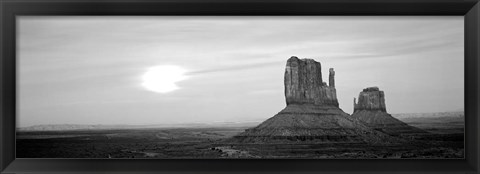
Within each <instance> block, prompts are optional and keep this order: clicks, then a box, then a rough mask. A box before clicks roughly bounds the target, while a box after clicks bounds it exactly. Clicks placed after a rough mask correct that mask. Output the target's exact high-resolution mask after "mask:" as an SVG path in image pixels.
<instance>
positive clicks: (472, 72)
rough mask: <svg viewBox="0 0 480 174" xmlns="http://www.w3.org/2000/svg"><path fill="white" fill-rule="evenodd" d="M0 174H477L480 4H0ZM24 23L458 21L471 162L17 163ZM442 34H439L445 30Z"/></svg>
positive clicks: (49, 0)
mask: <svg viewBox="0 0 480 174" xmlns="http://www.w3.org/2000/svg"><path fill="white" fill-rule="evenodd" d="M0 11H1V23H0V26H1V27H0V28H1V29H0V30H1V31H0V38H1V43H2V44H1V47H0V53H1V63H0V64H1V71H0V83H1V85H0V91H1V92H0V99H1V100H0V113H1V116H0V171H1V173H116V172H119V173H427V172H428V173H472V174H473V173H479V171H480V160H479V157H480V136H479V129H478V126H480V120H479V112H478V109H479V99H480V95H479V89H480V88H479V86H478V85H479V69H480V67H479V57H480V51H479V41H480V4H479V1H478V0H297V1H295V0H137V1H136V0H105V1H101V0H97V1H94V0H0ZM19 15H120V16H122V15H123V16H128V15H134V16H138V15H206V16H214V15H248V16H252V15H279V16H282V15H283V16H287V15H295V16H301V15H408V16H417V15H420V16H422V15H429V16H433V15H435V16H437V15H458V16H464V19H465V137H466V139H465V151H466V153H465V159H441V160H439V159H402V160H395V159H387V160H385V159H371V160H365V159H362V160H355V159H349V160H345V159H321V160H313V159H305V160H293V159H275V160H273V159H208V160H204V159H200V160H193V159H171V160H166V159H15V113H16V111H15V103H16V98H15V94H16V76H15V74H16V64H15V62H16V60H15V55H16V34H15V33H16V21H15V17H16V16H19ZM439 30H440V29H439Z"/></svg>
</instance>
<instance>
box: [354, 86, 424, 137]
mask: <svg viewBox="0 0 480 174" xmlns="http://www.w3.org/2000/svg"><path fill="white" fill-rule="evenodd" d="M353 106H354V111H353V114H352V117H354V118H356V119H359V120H361V121H363V122H365V123H366V125H368V126H370V127H372V128H374V129H375V130H378V131H382V132H384V133H387V134H389V135H394V136H397V135H401V134H414V133H425V131H423V130H421V129H419V128H416V127H412V126H409V125H407V124H406V123H404V122H402V121H400V120H398V119H396V118H394V117H392V115H390V114H389V113H387V109H386V105H385V93H384V92H383V91H381V90H380V89H379V88H378V87H369V88H365V89H363V91H362V92H360V94H359V96H358V103H357V101H356V99H355V98H354V101H353Z"/></svg>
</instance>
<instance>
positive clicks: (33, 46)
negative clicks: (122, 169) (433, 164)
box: [16, 16, 465, 159]
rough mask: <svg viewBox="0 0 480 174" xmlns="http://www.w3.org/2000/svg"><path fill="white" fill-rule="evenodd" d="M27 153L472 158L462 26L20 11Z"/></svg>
mask: <svg viewBox="0 0 480 174" xmlns="http://www.w3.org/2000/svg"><path fill="white" fill-rule="evenodd" d="M16 33H17V54H16V56H17V62H16V65H17V77H16V80H17V81H16V83H17V85H16V86H17V90H16V92H17V94H16V98H17V103H16V114H17V115H16V158H112V159H124V158H139V159H144V158H145V159H237V158H245V159H256V158H264V159H384V158H387V159H463V158H464V157H465V151H464V150H465V148H464V146H465V143H464V141H465V138H464V132H465V131H464V128H465V113H464V97H465V96H464V78H465V75H464V20H463V16H424V17H418V16H416V17H409V16H388V17H380V16H376V17H374V16H19V17H17V32H16Z"/></svg>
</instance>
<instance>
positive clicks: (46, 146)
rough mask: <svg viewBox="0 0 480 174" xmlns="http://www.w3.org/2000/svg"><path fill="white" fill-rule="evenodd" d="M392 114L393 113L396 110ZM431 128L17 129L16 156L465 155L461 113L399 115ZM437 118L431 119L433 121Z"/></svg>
mask: <svg viewBox="0 0 480 174" xmlns="http://www.w3.org/2000/svg"><path fill="white" fill-rule="evenodd" d="M394 116H395V115H394ZM398 118H400V119H401V120H402V121H404V122H406V123H408V124H410V125H412V126H416V127H419V128H422V129H424V130H427V131H428V132H430V134H422V135H411V136H408V137H404V138H405V139H408V141H406V142H407V143H402V144H397V145H389V146H385V145H383V146H376V145H369V144H363V143H355V144H354V143H322V142H314V141H308V140H306V141H297V142H285V143H277V144H235V143H230V141H226V140H228V139H229V138H231V137H233V136H234V135H236V134H238V133H240V132H243V131H244V130H245V129H246V128H249V127H215V128H138V129H118V130H115V129H112V130H70V131H17V141H16V143H17V144H16V147H17V152H16V157H17V158H163V159H165V158H167V159H170V158H203V159H208V158H341V159H343V158H357V159H358V158H463V157H464V133H463V125H464V124H463V123H462V121H463V115H462V116H456V117H455V116H452V115H448V114H447V115H446V116H439V117H435V118H429V116H425V117H412V116H411V115H398ZM432 120H435V121H432Z"/></svg>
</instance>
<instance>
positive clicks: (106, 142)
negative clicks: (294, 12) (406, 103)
mask: <svg viewBox="0 0 480 174" xmlns="http://www.w3.org/2000/svg"><path fill="white" fill-rule="evenodd" d="M328 72H329V76H328V77H329V78H328V84H327V83H326V82H324V81H323V79H322V71H321V65H320V63H319V62H317V61H315V60H313V59H307V58H303V59H299V58H297V57H295V56H292V57H290V58H289V59H288V60H287V63H286V68H285V76H284V87H285V100H286V107H285V108H284V109H283V110H281V111H279V112H278V114H276V115H274V116H273V117H270V118H269V119H267V120H265V121H263V120H259V121H258V122H229V123H214V124H200V123H199V124H171V125H146V126H141V125H138V126H132V125H36V126H30V127H24V128H18V129H17V141H16V147H17V152H16V157H17V158H161V159H171V158H182V159H184V158H202V159H210V158H304V159H311V158H335V159H345V158H348V159H350V158H355V159H370V158H440V159H444V158H464V112H463V111H452V112H441V113H405V114H390V113H388V112H387V111H388V107H387V106H386V104H385V96H386V95H388V91H386V92H384V91H382V90H380V88H379V87H362V88H363V90H362V88H359V91H360V92H359V95H358V98H355V99H354V102H353V104H354V111H353V113H352V114H348V113H346V112H344V111H343V110H342V109H341V108H339V103H338V100H337V90H336V87H335V71H334V69H333V68H330V69H329V71H328ZM352 97H353V96H352ZM357 99H358V100H357Z"/></svg>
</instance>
